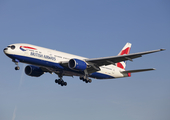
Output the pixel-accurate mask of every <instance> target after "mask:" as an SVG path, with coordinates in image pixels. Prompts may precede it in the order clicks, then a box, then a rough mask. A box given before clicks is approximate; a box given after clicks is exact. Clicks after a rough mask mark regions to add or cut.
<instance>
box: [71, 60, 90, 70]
mask: <svg viewBox="0 0 170 120" xmlns="http://www.w3.org/2000/svg"><path fill="white" fill-rule="evenodd" d="M68 67H69V68H70V69H72V70H78V71H84V70H85V69H86V68H87V64H86V62H84V61H82V60H79V59H71V60H70V61H69V62H68Z"/></svg>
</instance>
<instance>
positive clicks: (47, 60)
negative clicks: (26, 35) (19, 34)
mask: <svg viewBox="0 0 170 120" xmlns="http://www.w3.org/2000/svg"><path fill="white" fill-rule="evenodd" d="M12 45H14V46H15V49H10V48H7V49H6V50H4V52H5V54H6V55H7V56H9V57H10V58H12V59H17V60H19V61H20V62H23V63H27V64H33V65H36V66H41V67H45V68H47V69H48V70H49V71H51V72H54V71H55V72H56V73H57V71H59V70H60V69H62V70H63V71H64V72H65V74H66V75H68V76H81V73H80V72H77V71H73V70H71V69H69V68H68V66H67V69H65V67H62V66H61V65H60V64H63V63H67V62H68V61H69V60H70V59H73V58H76V59H80V60H83V61H85V60H86V59H88V58H85V57H80V56H77V55H72V54H68V53H64V52H60V51H56V50H51V49H47V48H43V47H39V46H35V45H31V44H22V43H18V44H12ZM10 46H11V45H10ZM121 71H124V69H121V68H119V67H117V66H115V65H107V66H101V67H100V71H97V72H95V73H92V74H91V75H90V77H93V78H97V79H111V78H120V77H127V76H128V75H127V74H123V73H121Z"/></svg>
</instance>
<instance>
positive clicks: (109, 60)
mask: <svg viewBox="0 0 170 120" xmlns="http://www.w3.org/2000/svg"><path fill="white" fill-rule="evenodd" d="M163 50H165V49H158V50H152V51H146V52H139V53H133V54H127V55H118V56H111V57H103V58H93V59H86V62H87V63H89V64H90V65H91V66H92V67H93V68H94V69H96V70H97V69H98V68H99V67H100V66H103V65H110V64H115V63H118V62H121V61H127V60H130V61H132V59H135V58H138V57H142V55H146V54H150V53H154V52H159V51H163Z"/></svg>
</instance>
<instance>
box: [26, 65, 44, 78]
mask: <svg viewBox="0 0 170 120" xmlns="http://www.w3.org/2000/svg"><path fill="white" fill-rule="evenodd" d="M25 74H27V75H28V76H32V77H39V76H41V75H42V74H44V72H43V71H42V69H41V68H40V67H37V66H33V65H28V66H26V67H25Z"/></svg>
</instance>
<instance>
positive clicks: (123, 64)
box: [116, 43, 132, 69]
mask: <svg viewBox="0 0 170 120" xmlns="http://www.w3.org/2000/svg"><path fill="white" fill-rule="evenodd" d="M131 45H132V44H131V43H126V45H125V46H124V47H123V49H122V50H121V51H120V53H119V54H118V55H125V54H126V55H127V54H129V52H130V49H131ZM116 66H117V67H119V68H121V69H125V67H126V61H122V62H118V63H117V64H116Z"/></svg>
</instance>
